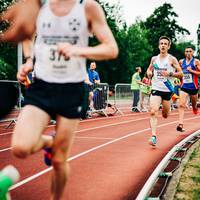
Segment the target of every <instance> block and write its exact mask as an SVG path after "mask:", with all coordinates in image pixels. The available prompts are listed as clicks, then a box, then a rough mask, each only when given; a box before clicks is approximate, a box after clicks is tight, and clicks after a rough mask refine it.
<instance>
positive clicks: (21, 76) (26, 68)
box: [17, 63, 33, 83]
mask: <svg viewBox="0 0 200 200" xmlns="http://www.w3.org/2000/svg"><path fill="white" fill-rule="evenodd" d="M32 70H33V64H32V66H31V64H30V63H25V64H23V65H22V66H21V67H20V69H19V71H18V72H17V80H18V81H19V82H21V83H24V82H25V81H26V80H27V78H26V76H27V75H28V73H29V72H31V71H32Z"/></svg>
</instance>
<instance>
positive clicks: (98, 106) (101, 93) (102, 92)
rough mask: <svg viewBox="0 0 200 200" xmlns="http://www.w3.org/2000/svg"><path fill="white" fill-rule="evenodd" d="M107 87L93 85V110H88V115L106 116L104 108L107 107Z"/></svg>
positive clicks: (104, 85)
mask: <svg viewBox="0 0 200 200" xmlns="http://www.w3.org/2000/svg"><path fill="white" fill-rule="evenodd" d="M108 94H109V85H108V84H107V83H99V84H95V85H94V89H93V108H91V109H90V110H88V113H89V115H92V114H94V113H98V114H102V115H105V116H107V113H106V108H107V106H108Z"/></svg>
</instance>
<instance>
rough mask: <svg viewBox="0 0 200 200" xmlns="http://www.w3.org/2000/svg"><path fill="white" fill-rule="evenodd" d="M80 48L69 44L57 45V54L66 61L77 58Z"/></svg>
mask: <svg viewBox="0 0 200 200" xmlns="http://www.w3.org/2000/svg"><path fill="white" fill-rule="evenodd" d="M79 50H80V48H79V47H77V46H76V45H72V44H69V43H59V44H58V53H59V54H61V55H63V56H64V57H65V58H66V59H67V58H70V57H72V56H79Z"/></svg>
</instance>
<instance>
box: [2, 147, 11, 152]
mask: <svg viewBox="0 0 200 200" xmlns="http://www.w3.org/2000/svg"><path fill="white" fill-rule="evenodd" d="M11 149H12V147H8V148H5V149H0V153H2V152H5V151H8V150H11Z"/></svg>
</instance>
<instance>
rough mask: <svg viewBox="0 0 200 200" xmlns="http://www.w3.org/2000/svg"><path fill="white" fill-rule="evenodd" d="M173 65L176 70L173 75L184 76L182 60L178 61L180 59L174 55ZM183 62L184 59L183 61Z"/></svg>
mask: <svg viewBox="0 0 200 200" xmlns="http://www.w3.org/2000/svg"><path fill="white" fill-rule="evenodd" d="M171 59H172V66H173V67H174V68H175V70H176V72H174V73H173V74H172V77H176V78H182V77H183V72H182V69H181V65H180V62H178V60H177V59H176V58H175V57H173V56H172V58H171ZM181 62H182V61H181Z"/></svg>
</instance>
